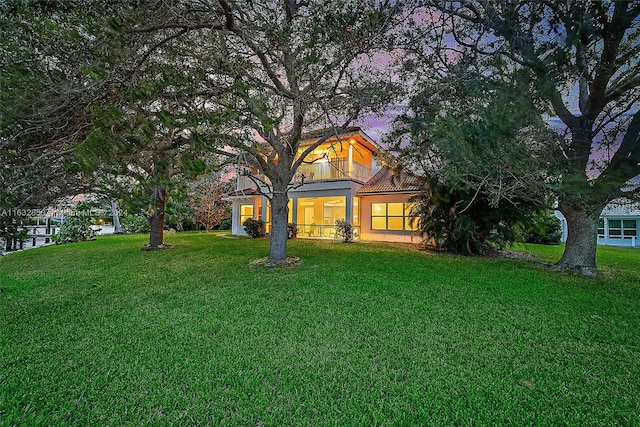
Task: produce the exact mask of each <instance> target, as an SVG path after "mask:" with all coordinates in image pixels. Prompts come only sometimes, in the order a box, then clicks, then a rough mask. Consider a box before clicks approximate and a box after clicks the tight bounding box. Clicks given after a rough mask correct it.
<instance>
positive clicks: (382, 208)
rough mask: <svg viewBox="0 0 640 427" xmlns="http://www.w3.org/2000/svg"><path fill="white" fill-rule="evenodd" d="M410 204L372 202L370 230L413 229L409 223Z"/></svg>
mask: <svg viewBox="0 0 640 427" xmlns="http://www.w3.org/2000/svg"><path fill="white" fill-rule="evenodd" d="M410 212H411V205H410V204H409V203H372V204H371V229H372V230H394V231H395V230H415V229H416V227H415V221H414V225H413V226H412V225H411V219H412V217H411V216H410V215H409V214H410Z"/></svg>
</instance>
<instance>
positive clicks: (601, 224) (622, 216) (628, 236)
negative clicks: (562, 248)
mask: <svg viewBox="0 0 640 427" xmlns="http://www.w3.org/2000/svg"><path fill="white" fill-rule="evenodd" d="M555 214H556V216H557V217H558V218H559V219H560V222H561V224H562V241H563V242H564V241H566V240H567V222H566V220H565V218H564V216H563V215H562V213H560V212H559V211H556V212H555ZM639 227H640V203H633V202H630V201H628V200H624V199H620V200H614V201H613V202H611V203H609V204H608V205H607V206H605V208H604V209H603V210H602V213H601V214H600V219H599V221H598V244H599V245H607V246H627V247H633V248H640V241H638V235H639V234H640V228H639Z"/></svg>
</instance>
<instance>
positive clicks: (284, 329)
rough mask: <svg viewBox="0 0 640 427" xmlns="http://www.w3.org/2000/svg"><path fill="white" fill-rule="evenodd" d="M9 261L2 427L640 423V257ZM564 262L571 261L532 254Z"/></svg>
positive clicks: (185, 241) (46, 251)
mask: <svg viewBox="0 0 640 427" xmlns="http://www.w3.org/2000/svg"><path fill="white" fill-rule="evenodd" d="M168 240H169V242H170V243H173V244H175V245H176V247H175V248H174V249H170V250H164V251H155V252H144V251H140V247H142V246H143V244H144V243H146V237H145V236H110V237H100V238H99V239H98V240H97V241H94V242H86V243H79V244H73V245H64V246H58V247H47V248H39V249H33V250H28V251H24V252H21V253H16V254H11V255H9V256H5V257H2V258H1V259H0V425H47V426H49V425H53V426H55V425H61V426H62V425H64V426H68V425H92V426H94V425H118V426H119V425H127V424H128V425H132V426H140V425H152V426H155V425H176V426H178V425H179V426H183V425H218V424H219V425H233V426H235V425H252V426H258V425H265V426H266V425H275V426H283V425H295V426H298V425H315V426H324V425H335V426H353V425H451V424H455V425H489V424H490V425H517V426H520V425H639V424H640V398H639V396H640V269H639V266H640V251H638V250H632V249H614V248H600V249H599V262H600V265H601V271H602V274H600V275H599V276H598V277H596V278H582V277H577V276H572V275H561V274H557V273H554V272H550V271H546V270H544V269H542V267H540V266H537V265H533V264H530V263H527V262H523V261H506V260H487V259H474V258H464V257H453V256H449V255H444V254H429V253H424V252H418V251H414V250H411V249H408V248H405V247H396V246H392V245H378V244H364V243H357V244H350V245H346V244H341V243H337V242H319V241H308V240H307V241H305V240H296V241H292V242H290V246H289V253H290V254H291V255H296V256H300V257H302V258H303V264H302V265H300V266H298V267H296V268H293V269H287V270H269V269H251V268H249V267H248V264H249V262H250V261H251V260H254V259H256V258H259V257H262V256H265V255H266V254H267V247H268V241H266V240H258V241H256V240H250V239H230V238H224V237H220V236H217V235H214V234H204V233H203V234H178V235H176V236H174V237H170V238H168ZM520 249H522V250H526V251H531V252H533V253H535V254H536V256H538V257H539V259H542V260H545V261H553V260H555V259H557V258H558V257H559V256H560V251H561V249H560V248H557V247H556V248H547V247H539V246H527V247H524V248H520Z"/></svg>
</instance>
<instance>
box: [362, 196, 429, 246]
mask: <svg viewBox="0 0 640 427" xmlns="http://www.w3.org/2000/svg"><path fill="white" fill-rule="evenodd" d="M412 195H413V194H407V193H397V194H376V195H362V196H361V197H360V236H359V238H360V239H362V240H373V241H381V242H400V243H419V242H420V241H421V240H422V238H421V237H420V235H419V234H418V233H417V232H416V231H407V230H397V231H394V230H372V229H371V218H372V215H371V213H372V212H371V205H372V204H373V203H407V202H408V200H409V198H410V197H411V196H412Z"/></svg>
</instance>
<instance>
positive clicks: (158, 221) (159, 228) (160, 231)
mask: <svg viewBox="0 0 640 427" xmlns="http://www.w3.org/2000/svg"><path fill="white" fill-rule="evenodd" d="M155 193H156V203H155V206H153V207H152V209H151V212H150V215H149V225H150V231H149V245H148V247H149V248H152V249H153V248H157V247H158V246H162V245H163V244H164V206H165V204H166V201H167V189H166V188H165V187H164V186H163V185H159V186H157V187H156V188H155Z"/></svg>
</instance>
